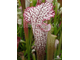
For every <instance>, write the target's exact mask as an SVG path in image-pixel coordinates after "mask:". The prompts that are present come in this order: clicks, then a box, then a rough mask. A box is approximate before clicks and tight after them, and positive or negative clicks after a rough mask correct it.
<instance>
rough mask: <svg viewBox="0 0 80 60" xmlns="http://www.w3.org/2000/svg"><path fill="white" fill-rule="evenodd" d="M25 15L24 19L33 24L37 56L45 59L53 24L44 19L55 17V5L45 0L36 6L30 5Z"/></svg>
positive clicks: (40, 59)
mask: <svg viewBox="0 0 80 60" xmlns="http://www.w3.org/2000/svg"><path fill="white" fill-rule="evenodd" d="M23 15H24V20H25V21H27V22H28V23H29V24H31V25H32V29H33V35H34V38H35V45H36V46H35V49H36V52H37V58H38V60H44V55H45V47H46V42H47V33H48V31H49V30H50V29H51V25H50V24H46V23H44V21H45V20H50V18H51V17H54V15H55V12H54V10H53V5H52V4H51V3H48V2H45V3H42V4H41V5H37V6H36V7H28V8H26V9H25V11H24V14H23Z"/></svg>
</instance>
